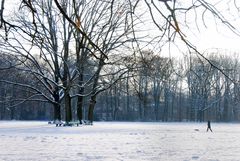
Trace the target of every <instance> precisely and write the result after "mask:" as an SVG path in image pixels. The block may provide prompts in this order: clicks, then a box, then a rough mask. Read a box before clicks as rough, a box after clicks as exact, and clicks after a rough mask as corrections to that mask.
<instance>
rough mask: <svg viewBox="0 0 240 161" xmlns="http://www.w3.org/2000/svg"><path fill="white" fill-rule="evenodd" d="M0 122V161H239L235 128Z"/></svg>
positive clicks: (239, 145) (217, 125) (237, 126)
mask: <svg viewBox="0 0 240 161" xmlns="http://www.w3.org/2000/svg"><path fill="white" fill-rule="evenodd" d="M206 128H207V124H206V123H149V122H148V123H142V122H94V125H93V126H86V125H85V126H79V127H77V126H74V127H55V126H54V125H51V124H47V122H40V121H39V122H37V121H0V160H1V161H25V160H32V161H41V160H43V161H44V160H48V161H239V160H240V124H236V123H231V124H225V123H212V129H213V132H206Z"/></svg>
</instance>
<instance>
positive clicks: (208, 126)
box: [207, 120, 212, 132]
mask: <svg viewBox="0 0 240 161" xmlns="http://www.w3.org/2000/svg"><path fill="white" fill-rule="evenodd" d="M208 130H210V131H211V132H212V129H211V122H210V121H209V120H208V123H207V132H208Z"/></svg>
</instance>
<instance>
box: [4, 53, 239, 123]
mask: <svg viewBox="0 0 240 161" xmlns="http://www.w3.org/2000/svg"><path fill="white" fill-rule="evenodd" d="M230 55H231V56H227V54H224V55H223V54H220V53H212V54H209V56H208V57H207V58H208V60H210V61H211V62H212V63H213V65H215V66H217V67H221V68H220V69H217V68H215V67H214V66H212V65H211V64H209V62H207V61H206V60H203V59H200V58H198V57H196V56H193V57H191V58H184V59H176V58H166V57H161V56H160V55H159V54H155V53H153V52H151V51H144V52H143V55H142V56H137V57H132V58H131V57H126V58H121V60H122V61H121V62H120V61H117V63H116V64H115V65H114V67H112V68H110V69H105V70H114V68H118V66H131V67H133V66H135V68H134V69H132V68H131V70H128V71H127V72H126V73H124V74H123V75H122V76H121V77H120V73H119V74H116V75H111V74H110V75H108V76H107V77H106V76H105V75H104V74H103V75H102V77H103V78H104V79H101V83H102V84H111V86H109V88H108V89H105V90H103V91H102V92H101V93H100V94H99V95H98V97H97V99H96V107H95V110H94V120H106V121H113V120H121V121H123V120H124V121H204V120H214V121H239V119H240V115H239V114H240V113H239V110H240V106H239V104H240V101H239V94H240V90H239V79H240V77H239V76H240V75H239V74H240V73H239V71H240V62H239V58H238V57H237V55H236V54H230ZM6 60H7V61H6ZM118 60H120V58H118ZM0 61H1V63H0V64H1V69H2V70H1V78H2V80H1V83H0V88H1V90H0V91H1V93H0V98H1V109H0V110H1V111H0V118H1V119H17V120H18V119H20V120H28V119H37V120H53V119H54V105H53V104H52V103H50V102H49V101H48V100H46V99H44V98H43V97H42V96H38V94H36V95H35V93H36V91H35V90H32V89H31V88H32V87H34V88H36V89H38V90H40V91H44V87H43V86H42V84H41V83H39V80H38V79H36V78H35V77H34V76H33V75H32V73H31V72H28V71H27V70H22V69H21V70H19V69H18V68H19V67H18V68H15V67H12V68H4V67H7V66H9V63H10V62H11V63H13V62H15V63H17V61H16V59H15V58H13V57H11V56H9V55H5V56H3V55H2V56H1V60H0ZM90 64H91V63H90ZM18 66H19V65H18ZM20 66H21V65H20ZM42 67H43V68H44V64H42ZM93 71H94V70H93V69H91V67H88V69H87V70H86V71H85V74H84V78H83V80H84V81H86V80H88V79H89V78H88V75H91V74H93V73H92V72H93ZM108 77H109V78H108ZM111 77H117V78H118V79H117V81H116V82H114V83H113V82H111V81H113V79H112V78H111ZM3 78H4V79H3ZM3 80H4V81H3ZM114 80H115V79H114ZM8 81H9V82H15V83H9V82H8ZM75 83H77V81H76V82H75ZM25 86H28V87H25ZM41 88H42V89H41ZM87 88H88V87H87ZM85 90H90V89H85ZM46 94H47V93H46ZM77 94H78V90H76V89H75V88H72V89H71V91H70V96H71V97H72V99H71V107H72V109H71V112H72V117H73V118H72V119H73V120H78V115H77V114H78V112H77V110H78V109H77V108H78V106H77V103H78V97H74V95H77ZM90 97H91V96H90V95H89V96H84V97H83V99H82V119H89V118H88V117H89V116H88V114H89V99H90ZM64 105H65V103H64V100H62V102H61V104H60V107H61V109H60V110H61V118H63V119H64V118H65V112H64V110H65V108H64Z"/></svg>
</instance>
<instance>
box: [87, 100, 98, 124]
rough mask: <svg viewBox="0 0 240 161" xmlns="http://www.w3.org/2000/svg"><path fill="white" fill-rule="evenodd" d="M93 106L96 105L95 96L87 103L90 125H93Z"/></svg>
mask: <svg viewBox="0 0 240 161" xmlns="http://www.w3.org/2000/svg"><path fill="white" fill-rule="evenodd" d="M95 104H96V96H92V97H91V100H90V103H89V108H88V120H89V121H90V123H91V124H92V123H93V119H94V116H93V111H94V107H95Z"/></svg>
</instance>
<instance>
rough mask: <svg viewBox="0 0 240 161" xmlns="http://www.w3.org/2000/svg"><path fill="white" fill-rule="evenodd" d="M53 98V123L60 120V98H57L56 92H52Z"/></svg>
mask: <svg viewBox="0 0 240 161" xmlns="http://www.w3.org/2000/svg"><path fill="white" fill-rule="evenodd" d="M53 97H54V101H55V103H54V104H53V105H54V116H53V117H54V118H53V120H54V122H55V121H56V120H59V121H60V120H62V119H61V105H60V97H59V94H58V91H54V93H53Z"/></svg>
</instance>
